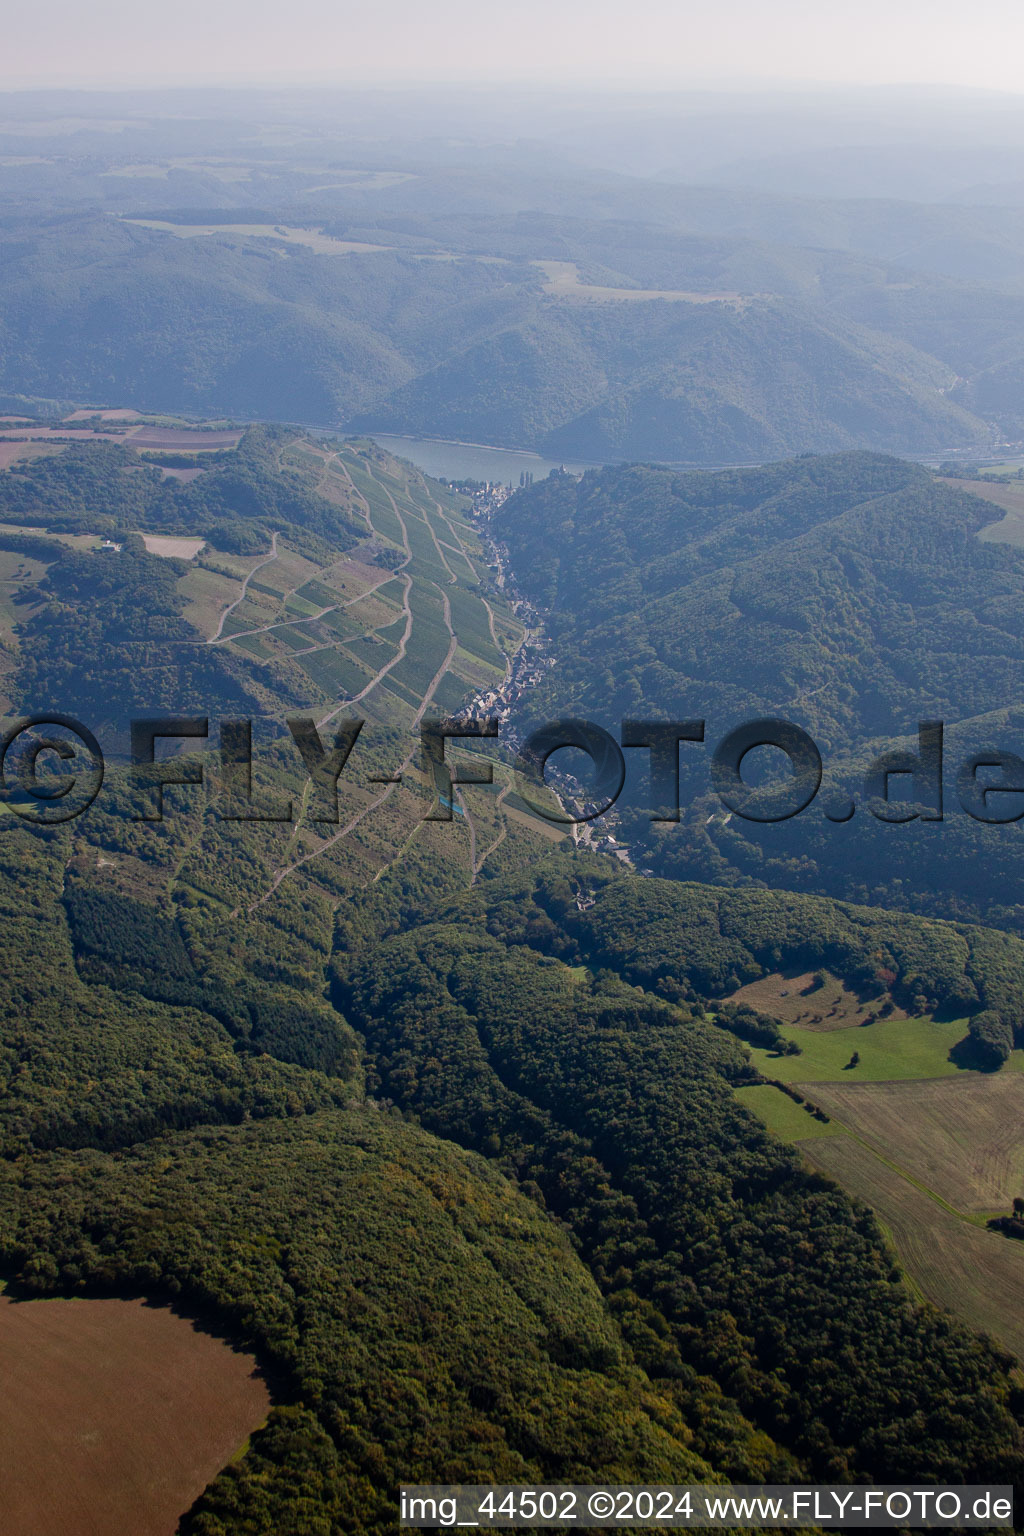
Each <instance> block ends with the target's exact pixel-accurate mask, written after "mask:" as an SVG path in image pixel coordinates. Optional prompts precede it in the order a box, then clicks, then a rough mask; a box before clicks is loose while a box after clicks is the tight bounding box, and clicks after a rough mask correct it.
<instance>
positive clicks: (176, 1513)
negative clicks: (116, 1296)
mask: <svg viewBox="0 0 1024 1536" xmlns="http://www.w3.org/2000/svg"><path fill="white" fill-rule="evenodd" d="M0 1352H2V1354H3V1360H4V1391H3V1393H2V1395H0V1488H2V1494H0V1499H2V1505H3V1531H4V1536H114V1533H115V1532H117V1533H125V1536H127V1533H129V1532H130V1533H131V1536H174V1532H175V1530H176V1529H177V1526H178V1521H179V1519H180V1517H181V1515H182V1514H184V1512H185V1511H186V1510H187V1509H188V1508H189V1506H190V1505H191V1504H192V1503H193V1502H194V1500H195V1499H196V1498H197V1497H198V1496H199V1494H200V1493H201V1492H202V1490H203V1488H204V1487H205V1486H206V1484H207V1483H208V1482H209V1481H210V1479H211V1478H212V1477H214V1476H215V1475H216V1473H217V1472H219V1471H220V1469H221V1468H222V1467H223V1466H225V1465H226V1464H227V1463H228V1462H229V1461H230V1460H231V1459H232V1457H233V1456H234V1455H235V1454H236V1453H237V1451H238V1450H239V1449H240V1447H241V1446H242V1445H244V1443H245V1441H246V1439H247V1437H248V1436H249V1434H250V1433H251V1432H252V1431H253V1430H254V1429H256V1428H257V1427H258V1426H259V1425H260V1424H262V1423H263V1421H264V1420H265V1419H266V1417H267V1414H268V1412H269V1410H270V1394H269V1392H268V1391H267V1388H266V1386H265V1384H264V1382H263V1381H262V1380H261V1378H260V1377H259V1376H258V1375H257V1374H256V1373H255V1361H254V1360H253V1359H252V1357H251V1356H249V1355H244V1354H239V1353H237V1352H236V1351H235V1350H233V1349H231V1348H230V1347H229V1346H228V1345H227V1344H224V1343H222V1342H221V1341H220V1340H219V1339H216V1338H213V1337H212V1336H211V1335H210V1334H208V1333H204V1332H201V1331H199V1330H198V1329H197V1328H196V1327H195V1326H194V1325H193V1324H192V1323H190V1322H189V1321H187V1319H185V1318H182V1317H178V1316H177V1315H176V1314H175V1313H173V1312H171V1311H170V1310H168V1309H167V1308H163V1307H147V1306H144V1305H143V1303H142V1302H141V1301H113V1300H102V1301H97V1300H84V1299H75V1300H71V1301H62V1300H59V1301H29V1302H12V1301H11V1300H9V1299H8V1298H7V1297H5V1296H0Z"/></svg>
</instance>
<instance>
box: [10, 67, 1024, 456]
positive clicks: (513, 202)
mask: <svg viewBox="0 0 1024 1536" xmlns="http://www.w3.org/2000/svg"><path fill="white" fill-rule="evenodd" d="M477 101H478V98H477V97H476V96H472V97H471V98H470V99H469V101H468V102H467V103H462V104H460V103H458V102H453V101H451V100H448V99H443V100H440V101H439V99H438V97H437V96H436V95H433V96H429V97H427V98H424V99H423V100H422V101H420V102H419V103H417V101H416V100H415V99H406V100H405V101H404V102H402V103H399V104H397V105H395V104H393V105H394V112H393V113H391V115H390V116H389V109H388V105H387V103H385V102H382V101H380V100H376V101H375V102H374V103H373V105H368V104H367V99H366V98H363V97H360V96H358V94H357V95H355V96H352V97H351V98H350V99H345V98H342V99H340V100H338V99H325V100H322V101H320V102H318V101H316V100H315V99H310V100H303V99H301V98H297V99H296V98H288V97H287V96H278V97H260V96H258V95H257V96H254V97H246V96H245V95H244V93H243V94H241V95H238V96H231V95H230V94H228V95H225V94H223V93H219V94H218V93H216V92H214V93H210V94H209V95H204V94H203V93H202V92H200V93H193V94H188V93H185V94H183V95H181V96H178V97H174V96H170V97H168V98H165V100H164V103H163V112H162V113H161V112H160V111H159V110H158V106H159V103H158V102H154V101H153V100H148V99H146V98H131V97H124V96H122V97H117V96H110V97H109V98H102V97H98V98H89V99H85V98H81V97H69V98H67V99H66V100H64V99H63V98H59V97H31V96H29V97H26V98H25V99H24V100H20V99H19V100H16V99H15V98H13V97H9V98H7V103H8V106H7V111H8V116H7V118H6V119H5V120H3V121H2V122H0V212H2V214H3V224H2V227H0V237H2V246H3V260H4V264H5V271H6V280H5V285H4V293H3V296H2V307H0V338H2V341H3V354H2V355H3V371H2V372H0V391H2V392H6V393H9V394H10V395H15V394H18V395H23V396H25V395H27V396H32V397H35V398H39V399H43V400H79V399H82V398H93V399H96V400H98V401H105V400H110V399H112V398H115V397H116V398H117V399H119V400H121V401H123V402H124V403H126V404H130V405H135V406H138V407H140V408H142V409H147V410H153V409H162V410H172V411H186V412H193V413H196V414H204V413H214V412H216V413H230V414H234V415H237V416H241V417H245V418H250V419H257V418H263V419H267V418H285V419H290V420H299V421H305V422H310V423H316V424H320V425H332V424H340V423H345V424H348V425H349V426H350V427H352V428H353V429H357V430H371V429H372V430H379V431H385V430H386V431H389V432H398V433H403V432H405V433H412V434H417V435H426V436H438V437H447V438H458V439H463V440H468V441H475V442H492V443H495V444H499V445H504V446H508V447H519V448H529V449H535V450H539V451H541V452H543V453H545V454H547V455H550V456H553V457H555V458H561V457H569V458H571V457H577V458H583V459H596V460H601V459H616V460H618V459H627V460H628V459H636V458H642V459H656V460H663V461H668V462H692V463H720V462H728V461H744V460H747V461H749V460H763V459H766V458H771V457H779V456H783V455H785V454H787V453H793V452H801V451H830V450H835V449H841V448H850V447H867V448H872V449H875V450H881V451H891V452H903V453H911V454H919V455H927V454H932V455H938V456H943V455H944V454H948V453H956V452H962V453H964V452H967V453H969V452H975V453H978V454H984V453H985V452H987V451H990V450H991V449H992V447H993V445H994V444H995V443H996V442H999V441H1002V442H1007V441H1008V442H1018V441H1020V440H1021V439H1022V438H1024V415H1022V412H1021V406H1020V399H1021V395H1020V388H1019V385H1020V380H1021V378H1022V377H1024V289H1022V287H1021V278H1020V273H1021V270H1022V267H1021V263H1022V258H1024V211H1022V209H1021V207H1020V206H1019V205H1017V204H1016V203H1014V202H1013V200H1012V199H1011V200H1010V201H1008V202H1007V203H1006V204H1005V205H1000V204H999V203H998V201H996V202H993V203H991V204H990V205H988V206H984V207H983V206H980V205H978V204H975V203H971V202H962V203H956V202H952V201H948V202H936V201H934V200H933V201H922V200H920V199H921V198H922V197H924V196H925V194H926V191H927V185H926V184H927V183H928V178H927V176H926V175H925V174H924V172H922V173H921V176H920V177H919V178H918V181H919V182H920V185H921V188H922V190H921V192H920V193H919V195H918V200H916V201H915V200H913V199H912V197H911V196H910V195H909V194H908V195H905V196H904V197H903V199H902V200H894V199H892V198H891V197H887V196H885V195H884V194H885V192H886V190H887V188H886V186H885V184H884V180H883V181H879V180H878V174H880V173H879V172H878V171H877V168H878V167H879V165H880V156H881V155H882V152H883V148H884V146H878V145H876V144H874V141H873V140H869V141H865V143H864V148H863V156H864V157H865V158H864V162H863V176H862V186H861V188H860V189H859V190H860V194H861V195H858V196H857V197H851V196H837V195H834V194H833V195H830V196H820V195H815V196H813V197H811V196H807V195H797V196H794V195H793V192H794V190H796V191H798V192H801V193H803V189H802V188H800V187H799V186H796V187H781V188H780V187H777V186H776V185H775V184H774V183H771V181H770V178H768V180H767V181H766V184H765V185H764V186H763V187H762V186H757V185H755V186H754V187H750V186H742V187H738V186H737V185H736V184H735V174H736V173H735V167H734V168H733V170H731V171H730V170H729V169H728V163H727V162H721V161H720V162H716V163H715V164H712V163H711V161H709V159H708V157H707V155H706V154H705V155H704V157H703V158H701V157H700V156H698V155H695V154H692V153H691V152H690V149H692V147H693V146H694V145H695V144H696V143H697V142H698V139H699V138H700V135H701V134H702V133H705V132H707V133H717V134H718V135H719V136H720V140H721V143H722V146H723V153H724V152H725V148H726V146H727V143H728V142H729V141H730V134H732V135H733V136H734V137H735V136H742V135H747V137H748V139H749V133H750V131H751V119H750V110H751V108H750V104H749V103H748V104H747V105H746V106H744V105H743V103H742V102H739V103H732V104H730V103H726V104H725V105H724V106H723V105H722V104H721V103H719V105H718V107H717V108H716V109H715V110H716V112H717V113H718V115H717V116H714V115H712V117H711V118H705V117H702V116H701V113H700V111H699V103H691V104H689V105H687V104H685V103H682V104H681V103H678V102H677V103H672V104H666V106H665V109H664V110H665V111H667V112H669V113H670V115H671V114H674V117H673V119H672V120H673V121H674V122H675V123H676V131H675V132H674V135H672V136H669V138H666V136H665V131H664V121H663V120H662V118H661V117H659V116H658V109H657V108H656V107H652V106H648V108H646V109H645V110H644V111H637V112H635V113H634V114H633V116H632V117H629V115H628V113H627V117H626V119H623V118H622V116H621V114H620V115H618V116H617V115H616V113H617V111H618V110H619V109H612V108H606V109H605V112H606V116H605V118H604V119H601V121H602V122H604V125H605V127H604V130H602V131H601V132H598V131H597V127H596V126H595V137H594V147H593V152H592V157H591V160H590V162H589V163H581V157H582V158H583V159H585V157H584V156H583V152H582V148H581V146H580V144H579V142H578V140H577V139H575V138H572V135H573V134H575V133H576V132H577V130H576V129H575V128H573V129H572V132H571V133H570V132H569V127H570V117H571V114H570V115H567V112H565V111H559V110H557V109H556V108H553V107H552V106H551V104H550V103H549V104H548V105H547V106H545V105H544V104H543V102H540V101H537V102H533V103H532V104H531V102H530V101H529V100H524V99H523V98H521V97H519V98H517V97H515V95H514V93H513V94H512V96H511V97H510V99H509V101H508V102H507V103H505V104H503V105H502V106H500V107H498V106H491V107H489V108H488V109H487V111H485V112H484V113H483V116H482V117H481V119H480V121H478V122H477V124H476V127H475V129H474V130H473V131H472V132H470V131H469V125H468V120H467V113H468V114H469V115H470V116H472V114H473V111H474V110H475V109H474V108H473V107H472V106H471V105H470V102H477ZM58 109H59V110H60V112H61V113H62V115H60V116H57V115H55V114H56V113H57V112H58ZM596 110H597V109H596V107H594V106H593V105H588V104H587V103H582V104H581V105H580V111H581V112H582V113H583V114H584V119H586V114H587V113H590V114H591V115H592V114H593V113H594V112H596ZM625 110H626V109H625V107H623V108H622V111H625ZM865 110H866V109H863V108H862V109H861V111H862V116H861V117H860V118H858V117H857V114H856V112H854V113H853V116H852V117H850V118H845V119H844V118H843V117H842V114H841V113H840V114H839V115H838V116H837V115H836V111H835V109H827V108H826V107H825V106H824V105H823V104H822V103H821V102H820V101H817V102H816V101H814V100H809V101H808V102H807V103H805V104H803V105H802V106H801V107H800V108H799V110H797V115H796V117H795V118H793V116H792V111H793V109H792V107H791V106H789V107H786V108H785V109H783V108H781V107H779V105H778V103H776V104H775V106H774V107H773V106H772V104H771V103H770V102H769V103H762V104H761V105H760V106H758V107H757V111H760V112H762V113H763V114H764V125H763V126H764V133H765V137H764V145H765V150H766V152H767V150H768V149H769V148H770V146H771V144H772V143H773V142H774V143H776V144H778V145H780V146H784V149H783V148H780V149H779V151H778V152H779V153H783V152H785V153H793V152H794V149H793V144H794V137H795V136H798V130H799V131H800V132H803V133H804V134H805V135H806V134H816V135H818V140H817V142H820V143H822V144H823V145H825V146H827V144H828V143H829V142H830V141H831V142H833V143H835V145H836V151H835V152H836V153H838V152H839V151H840V149H841V148H842V145H843V143H844V138H843V135H844V134H850V133H854V132H858V131H861V129H858V128H857V126H856V125H857V124H858V123H860V124H861V125H863V121H864V116H863V113H864V111H865ZM977 110H978V109H977V108H976V107H975V106H972V105H971V104H970V103H968V104H967V105H965V104H964V103H963V102H960V104H959V106H957V107H956V111H958V112H959V113H960V116H961V119H962V118H963V117H964V114H966V115H967V117H970V115H971V113H972V112H974V113H975V114H977ZM259 111H263V112H264V113H266V112H272V113H274V114H276V116H277V121H276V122H275V121H274V119H273V118H271V119H270V121H268V120H267V118H266V117H265V116H264V117H262V118H260V117H258V116H254V115H253V114H254V113H257V112H259ZM928 111H931V112H933V113H934V112H935V111H937V109H935V108H932V107H929V108H928ZM431 113H433V114H434V118H433V120H434V126H435V132H434V133H433V134H432V135H431V136H429V137H428V138H424V137H423V134H422V131H421V130H422V124H423V122H424V121H425V120H426V119H427V118H428V117H429V116H430V114H431ZM730 113H731V114H732V116H730ZM773 113H775V115H774V116H773ZM787 113H788V114H789V115H788V116H787ZM901 113H902V116H901ZM531 114H532V116H531ZM893 114H894V115H893V116H892V123H893V124H894V125H895V124H896V123H897V122H901V123H902V124H903V130H902V131H904V132H905V133H907V134H908V135H909V141H910V143H911V149H913V146H914V144H919V143H920V139H921V129H920V124H918V126H917V127H916V128H913V130H911V127H910V126H909V124H910V123H911V120H912V114H910V113H909V112H906V111H903V109H902V108H900V109H899V110H897V109H896V107H895V106H894V108H893ZM867 115H868V116H870V112H868V114H867ZM982 116H984V114H982ZM959 120H960V119H958V121H959ZM972 120H973V119H972ZM624 121H626V122H627V124H632V127H631V128H630V129H629V132H634V133H637V134H640V133H642V131H646V130H644V129H643V125H644V124H645V123H646V124H647V125H648V128H649V131H650V133H651V134H652V135H654V136H655V137H657V138H658V139H659V142H663V143H665V142H672V143H674V144H676V146H677V148H678V149H679V151H680V153H681V147H682V146H684V145H686V146H690V149H687V155H689V159H688V160H687V162H686V163H687V164H688V165H689V166H690V168H691V176H690V177H686V176H684V175H683V174H682V170H681V169H680V170H677V171H675V172H673V173H672V175H671V176H667V173H666V174H661V175H653V174H652V172H661V173H665V172H666V168H665V166H660V167H658V166H656V167H649V166H648V167H646V168H645V169H644V173H643V174H637V171H638V168H639V166H640V165H641V163H642V156H640V157H639V158H638V157H634V159H633V161H632V162H631V164H630V165H629V166H628V167H627V166H626V165H625V163H623V164H622V165H619V166H617V167H616V168H614V169H612V168H611V167H610V166H609V164H608V163H607V157H606V156H603V151H602V148H601V146H602V144H604V143H606V142H608V140H607V134H609V133H610V132H611V128H610V126H609V125H611V124H618V125H619V126H620V127H621V126H622V124H623V122H624ZM528 122H529V123H532V125H533V129H534V133H533V134H532V135H528V134H526V133H525V132H524V131H523V130H524V129H525V127H526V126H527V123H528ZM594 123H595V125H596V124H597V118H594ZM984 123H985V125H986V126H985V128H984V132H992V133H995V134H997V136H998V134H1002V135H1003V136H1004V138H1003V142H1004V143H1005V144H1006V146H1007V147H1006V149H1005V153H1003V154H1002V156H1001V157H997V163H996V164H994V166H993V168H992V174H993V175H997V176H1000V177H1004V178H1005V177H1007V176H1009V175H1010V174H1011V171H1012V166H1013V164H1015V163H1016V162H1014V160H1013V156H1014V154H1019V153H1024V150H1021V151H1018V150H1017V149H1016V148H1014V145H1015V143H1016V139H1015V135H1016V136H1019V123H1018V122H1017V119H1016V118H1015V117H1014V115H1013V112H1012V111H1009V110H1002V111H1000V110H999V109H998V108H997V105H994V104H993V105H991V107H990V110H989V112H988V115H987V116H986V117H984ZM488 124H490V127H489V128H488V126H487V125H488ZM730 124H732V127H730ZM801 125H802V126H801ZM975 126H977V125H975ZM418 130H419V132H418ZM973 131H974V130H973V129H972V132H973ZM977 131H978V133H979V134H981V135H982V136H981V138H980V139H979V140H978V143H977V147H976V148H974V149H971V150H970V151H968V150H966V149H965V150H964V154H965V155H967V156H968V159H969V161H970V163H969V164H966V163H965V175H966V174H967V172H968V171H969V172H970V174H971V176H972V177H975V173H977V175H980V174H981V171H980V169H979V164H978V162H979V161H980V160H984V158H985V156H986V155H988V154H989V148H990V145H989V141H988V139H986V138H985V137H984V133H983V131H982V128H978V129H977ZM602 132H604V133H605V137H604V138H602ZM566 134H568V135H569V138H570V139H572V144H570V143H568V142H567V141H565V136H566ZM627 139H628V133H627ZM1022 142H1024V141H1022ZM873 145H874V147H872V146H873ZM890 147H891V146H890ZM821 152H822V153H826V152H830V151H827V149H826V148H822V150H821ZM842 152H843V153H844V154H846V155H847V157H848V158H850V157H852V158H853V159H856V154H857V151H856V149H855V148H849V149H846V150H842ZM885 152H886V153H888V149H886V150H885ZM909 152H910V151H909V150H908V153H909ZM916 152H918V153H921V152H923V151H916ZM971 155H973V156H974V157H975V158H974V159H973V160H970V156H971ZM627 159H628V156H627ZM729 163H731V162H729ZM872 167H875V168H876V170H872ZM752 174H753V173H752ZM873 175H874V176H875V177H876V179H875V181H872V176H873ZM666 178H667V179H666ZM694 178H696V179H694ZM906 179H907V181H908V185H911V187H912V189H913V190H915V191H916V185H914V177H913V175H911V174H910V173H909V172H908V174H907V177H906ZM702 182H703V184H701V183H702ZM978 184H979V185H981V183H980V182H979V183H978ZM996 184H997V183H996V182H993V183H992V186H993V187H995V186H996ZM842 190H843V189H842V188H841V187H840V188H837V191H842ZM847 190H849V189H847ZM854 190H856V189H854ZM864 194H870V195H864ZM951 195H952V194H951ZM993 196H995V193H993ZM125 219H132V220H136V221H141V222H132V223H131V224H128V223H126V222H124V221H125ZM336 242H341V243H336ZM143 327H144V330H145V336H144V339H143V335H142V331H143ZM65 341H66V344H65Z"/></svg>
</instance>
